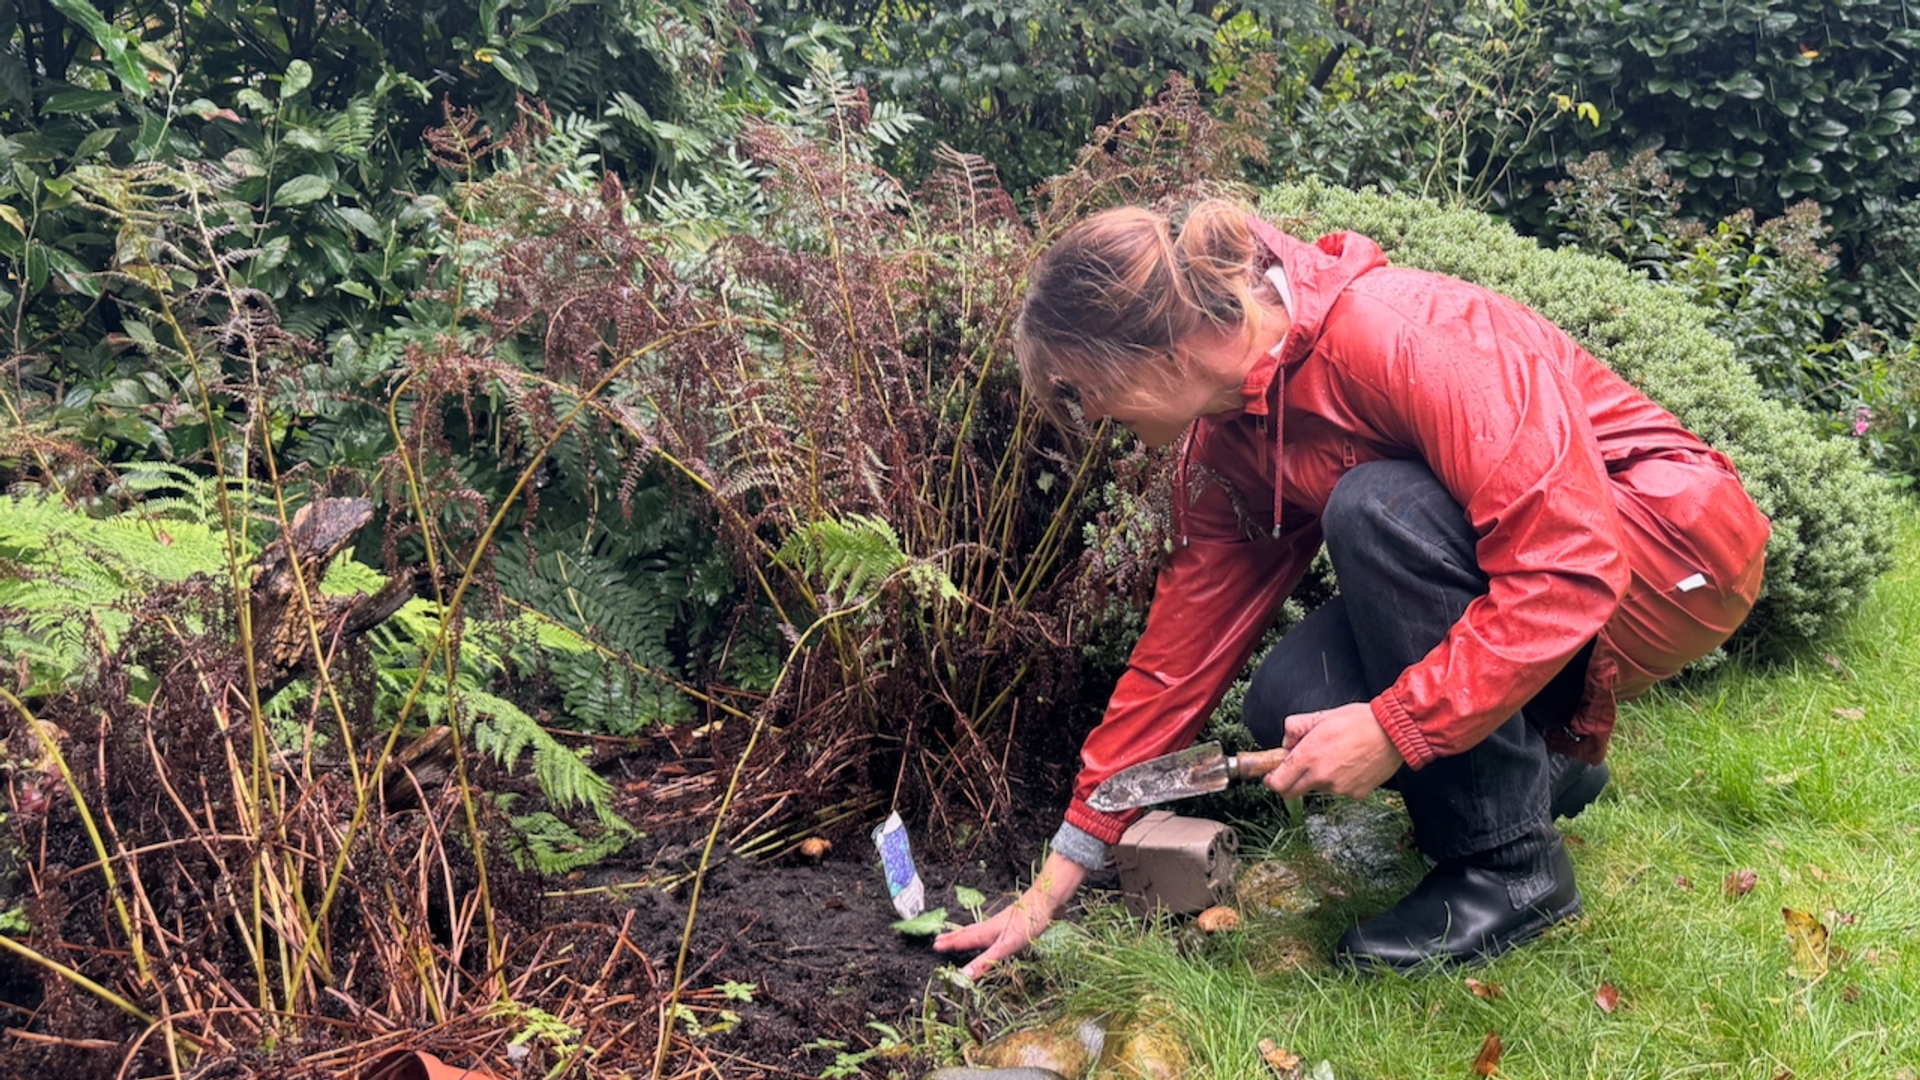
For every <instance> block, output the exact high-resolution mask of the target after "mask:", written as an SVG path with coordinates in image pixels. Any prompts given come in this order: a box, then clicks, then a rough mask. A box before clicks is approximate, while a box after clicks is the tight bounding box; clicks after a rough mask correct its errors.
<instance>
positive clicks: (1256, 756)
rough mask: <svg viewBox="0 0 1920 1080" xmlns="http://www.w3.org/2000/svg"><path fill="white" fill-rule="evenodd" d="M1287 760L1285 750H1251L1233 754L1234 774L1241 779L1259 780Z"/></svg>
mask: <svg viewBox="0 0 1920 1080" xmlns="http://www.w3.org/2000/svg"><path fill="white" fill-rule="evenodd" d="M1285 760H1287V752H1286V751H1285V750H1280V749H1273V750H1249V751H1247V752H1246V753H1244V754H1235V755H1233V775H1234V777H1235V778H1236V779H1239V780H1258V779H1260V778H1261V777H1263V776H1265V775H1267V774H1268V773H1270V772H1272V771H1273V770H1275V769H1277V768H1279V767H1280V763H1281V762H1283V761H1285Z"/></svg>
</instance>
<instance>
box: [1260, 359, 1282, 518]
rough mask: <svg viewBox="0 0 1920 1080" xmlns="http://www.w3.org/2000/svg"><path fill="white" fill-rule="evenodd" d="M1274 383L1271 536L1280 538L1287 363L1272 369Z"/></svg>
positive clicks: (1263, 450)
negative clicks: (1277, 389)
mask: <svg viewBox="0 0 1920 1080" xmlns="http://www.w3.org/2000/svg"><path fill="white" fill-rule="evenodd" d="M1273 381H1274V385H1275V386H1276V387H1278V388H1279V392H1278V393H1276V394H1274V396H1273V397H1274V401H1273V538H1274V539H1275V540H1278V539H1280V501H1281V499H1282V498H1283V497H1284V495H1285V493H1286V490H1287V459H1286V439H1285V433H1286V429H1287V365H1286V364H1284V363H1283V364H1281V365H1279V366H1278V367H1276V368H1275V369H1274V373H1273ZM1260 456H1261V457H1266V456H1267V454H1266V444H1265V443H1261V444H1260Z"/></svg>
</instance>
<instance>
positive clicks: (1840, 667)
mask: <svg viewBox="0 0 1920 1080" xmlns="http://www.w3.org/2000/svg"><path fill="white" fill-rule="evenodd" d="M1820 659H1822V660H1825V661H1826V662H1827V666H1828V667H1830V668H1832V669H1833V673H1834V674H1835V675H1838V676H1839V677H1840V678H1842V679H1844V678H1846V677H1847V665H1845V664H1843V663H1841V662H1840V658H1839V657H1837V656H1835V655H1833V654H1832V653H1821V654H1820Z"/></svg>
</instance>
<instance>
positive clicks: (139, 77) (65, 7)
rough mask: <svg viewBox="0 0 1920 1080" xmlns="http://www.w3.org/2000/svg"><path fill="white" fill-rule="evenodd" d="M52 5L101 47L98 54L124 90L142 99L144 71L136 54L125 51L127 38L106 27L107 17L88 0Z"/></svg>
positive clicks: (60, 1)
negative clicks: (105, 59) (104, 59)
mask: <svg viewBox="0 0 1920 1080" xmlns="http://www.w3.org/2000/svg"><path fill="white" fill-rule="evenodd" d="M53 6H54V7H56V8H59V9H60V14H62V15H65V16H66V17H67V18H68V19H69V20H70V21H72V22H73V24H74V25H75V26H78V27H80V28H81V29H82V30H85V31H86V32H87V36H88V37H90V38H92V39H93V43H94V44H96V45H98V46H100V54H101V55H102V56H105V57H106V58H107V62H108V63H109V64H112V65H113V70H114V72H115V73H116V74H118V75H119V76H120V82H121V83H122V88H123V89H125V90H126V91H127V92H128V93H132V94H138V95H140V96H142V97H144V96H145V95H146V92H147V68H146V65H145V64H143V63H141V62H140V54H139V52H138V51H136V50H132V49H129V48H127V42H128V36H127V35H126V34H123V33H121V32H120V31H118V30H115V29H114V28H113V27H111V26H109V25H107V20H106V17H105V16H103V15H101V14H100V12H99V11H98V10H97V9H95V8H94V6H93V4H92V2H91V0H53Z"/></svg>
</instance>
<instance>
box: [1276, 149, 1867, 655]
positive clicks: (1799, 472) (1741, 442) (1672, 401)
mask: <svg viewBox="0 0 1920 1080" xmlns="http://www.w3.org/2000/svg"><path fill="white" fill-rule="evenodd" d="M1261 210H1262V212H1263V214H1264V215H1265V216H1266V217H1267V218H1269V219H1270V220H1273V221H1275V222H1276V223H1278V224H1280V225H1281V226H1282V227H1284V228H1287V229H1288V230H1290V231H1292V232H1294V233H1296V234H1299V235H1302V236H1314V235H1318V234H1320V233H1324V232H1331V231H1335V230H1339V229H1352V230H1355V231H1358V232H1361V233H1364V234H1366V235H1368V236H1370V237H1372V238H1373V239H1374V240H1376V241H1378V242H1379V244H1380V245H1381V246H1382V247H1383V248H1385V249H1386V251H1387V253H1388V255H1389V257H1391V258H1392V259H1393V260H1394V261H1395V262H1396V263H1399V264H1401V265H1407V266H1418V267H1424V268H1426V269H1430V270H1437V271H1440V272H1442V273H1446V274H1452V275H1454V276H1456V277H1460V278H1465V279H1467V280H1470V281H1474V282H1477V283H1479V284H1482V285H1485V286H1487V287H1488V288H1492V289H1495V290H1497V291H1499V292H1502V293H1505V294H1506V295H1508V296H1512V297H1514V298H1515V299H1517V300H1520V301H1522V302H1523V303H1526V304H1528V305H1530V306H1532V307H1533V308H1534V309H1535V310H1537V311H1539V312H1540V313H1541V314H1543V315H1545V316H1546V317H1547V318H1549V319H1552V320H1553V321H1554V322H1555V323H1557V324H1559V325H1560V326H1562V327H1564V328H1565V329H1566V330H1567V331H1568V332H1569V333H1570V334H1572V335H1573V337H1574V338H1575V339H1576V340H1578V341H1579V342H1580V343H1581V344H1583V345H1584V346H1586V347H1587V348H1588V349H1590V350H1592V352H1593V353H1594V355H1596V356H1598V357H1599V358H1600V359H1601V360H1602V361H1604V362H1606V363H1607V364H1608V365H1609V366H1611V367H1612V368H1613V369H1614V370H1615V371H1618V372H1619V373H1620V374H1621V375H1622V376H1623V377H1625V378H1626V379H1627V380H1628V381H1629V382H1631V383H1633V384H1634V385H1635V386H1638V387H1639V388H1640V389H1641V390H1643V391H1645V392H1646V393H1647V394H1648V395H1649V396H1651V397H1652V398H1653V399H1654V400H1655V401H1658V402H1660V403H1661V404H1662V405H1664V406H1666V407H1667V408H1668V409H1670V410H1672V411H1673V413H1674V414H1675V415H1676V416H1678V417H1679V418H1680V420H1681V422H1682V423H1684V424H1686V425H1687V426H1688V427H1689V428H1691V429H1692V430H1693V431H1695V432H1697V433H1698V434H1699V435H1700V436H1701V437H1702V438H1704V439H1706V440H1707V441H1708V442H1709V443H1712V444H1713V445H1714V446H1716V447H1718V448H1720V449H1721V450H1723V451H1725V452H1726V453H1727V454H1728V455H1729V456H1730V457H1732V458H1733V460H1734V462H1735V463H1736V464H1737V465H1738V466H1739V468H1740V471H1741V476H1742V477H1743V479H1744V480H1745V481H1746V485H1747V490H1748V491H1750V492H1752V494H1753V497H1754V501H1755V502H1757V503H1759V505H1760V509H1761V510H1763V511H1765V512H1766V514H1767V516H1768V517H1770V518H1772V519H1773V526H1774V528H1773V539H1772V541H1771V542H1770V543H1769V544H1768V547H1767V579H1766V585H1765V588H1764V590H1763V592H1762V594H1761V598H1760V604H1759V606H1758V607H1757V608H1756V609H1755V611H1754V614H1753V617H1752V618H1750V619H1749V620H1748V623H1747V626H1746V628H1745V629H1744V630H1743V632H1742V633H1743V638H1744V639H1745V640H1747V641H1762V640H1764V641H1766V642H1768V643H1769V644H1785V643H1788V642H1791V641H1793V640H1797V639H1804V638H1810V637H1813V636H1816V635H1818V634H1820V633H1822V632H1823V631H1825V630H1826V629H1828V628H1829V627H1830V626H1832V625H1833V623H1834V622H1835V621H1836V619H1837V618H1838V617H1839V616H1841V615H1842V614H1843V613H1845V612H1846V611H1848V610H1849V609H1851V608H1852V607H1853V606H1854V604H1855V603H1857V602H1858V601H1859V600H1860V599H1861V598H1862V597H1864V596H1865V595H1866V591H1867V588H1868V586H1869V584H1870V583H1871V582H1872V580H1873V579H1874V577H1876V576H1877V575H1878V574H1879V573H1881V572H1882V571H1883V570H1885V569H1886V568H1887V567H1888V566H1889V565H1890V561H1891V553H1892V548H1893V525H1892V511H1893V503H1892V494H1891V488H1890V485H1889V484H1888V482H1887V481H1886V480H1884V479H1882V478H1880V477H1878V476H1876V475H1875V474H1874V473H1873V472H1872V471H1871V470H1870V469H1869V468H1868V465H1867V462H1866V460H1865V459H1864V458H1863V457H1862V456H1861V454H1860V452H1859V449H1858V447H1857V446H1856V445H1855V444H1854V443H1853V442H1852V441H1850V440H1848V439H1846V438H1822V437H1821V436H1819V435H1818V434H1816V433H1815V431H1814V428H1813V421H1812V419H1811V418H1809V417H1807V416H1806V415H1804V414H1802V413H1800V412H1798V411H1796V410H1795V409H1793V408H1792V407H1791V406H1788V405H1786V404H1785V403H1783V402H1779V401H1772V400H1768V399H1765V398H1763V397H1762V396H1761V393H1760V387H1759V386H1758V384H1757V383H1755V381H1754V379H1753V377H1752V376H1751V375H1750V374H1748V372H1747V371H1745V370H1744V369H1743V368H1742V366H1741V364H1740V362H1739V360H1738V359H1737V358H1736V357H1735V355H1734V350H1733V347H1732V346H1731V345H1729V344H1728V343H1727V342H1726V341H1724V340H1722V339H1720V338H1719V337H1716V336H1715V335H1714V334H1713V333H1712V332H1711V331H1710V330H1709V329H1708V326H1707V323H1708V318H1709V316H1708V314H1707V313H1706V312H1705V311H1703V310H1701V309H1700V308H1698V307H1696V306H1695V305H1693V304H1692V303H1690V302H1689V301H1688V300H1687V298H1686V296H1685V295H1684V294H1682V293H1681V292H1679V291H1677V290H1669V289H1664V288H1662V287H1660V286H1658V285H1655V284H1653V283H1651V282H1648V281H1645V280H1643V279H1640V278H1637V277H1636V276H1635V274H1634V273H1633V272H1632V271H1631V270H1629V269H1628V268H1627V267H1625V266H1622V265H1620V264H1618V263H1615V262H1612V261H1609V260H1606V259H1601V258H1596V257H1594V256H1591V255H1586V254H1582V253H1579V252H1575V251H1569V250H1561V251H1544V250H1542V249H1540V248H1539V247H1538V246H1536V245H1535V243H1534V242H1533V241H1531V240H1528V239H1526V238H1523V237H1521V236H1518V235H1516V234H1515V233H1514V232H1513V231H1512V230H1511V229H1509V228H1507V227H1506V226H1504V225H1501V224H1499V223H1497V222H1495V221H1493V220H1492V219H1490V218H1487V217H1485V216H1483V215H1481V214H1478V213H1475V212H1473V211H1469V210H1458V209H1448V208H1445V207H1443V206H1441V205H1439V204H1438V203H1434V202H1431V201H1428V200H1422V199H1414V198H1406V197H1398V196H1382V195H1379V194H1375V193H1372V192H1351V191H1344V190H1341V189H1337V188H1332V187H1328V186H1326V185H1323V184H1320V183H1317V182H1315V183H1307V184H1299V185H1284V186H1280V187H1276V188H1273V189H1271V190H1270V191H1268V192H1267V193H1266V196H1265V198H1264V199H1263V200H1262V203H1261Z"/></svg>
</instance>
